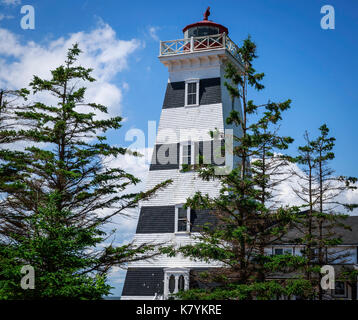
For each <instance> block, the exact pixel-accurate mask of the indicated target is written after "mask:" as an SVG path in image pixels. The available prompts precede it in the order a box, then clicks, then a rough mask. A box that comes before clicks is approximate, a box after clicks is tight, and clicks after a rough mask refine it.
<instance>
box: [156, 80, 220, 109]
mask: <svg viewBox="0 0 358 320" xmlns="http://www.w3.org/2000/svg"><path fill="white" fill-rule="evenodd" d="M214 103H221V86H220V78H207V79H201V80H200V82H199V104H200V105H204V104H214ZM184 105H185V82H184V81H180V82H170V83H168V85H167V90H166V92H165V98H164V103H163V109H168V108H181V107H184Z"/></svg>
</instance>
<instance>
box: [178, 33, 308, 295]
mask: <svg viewBox="0 0 358 320" xmlns="http://www.w3.org/2000/svg"><path fill="white" fill-rule="evenodd" d="M239 50H240V54H241V57H242V62H243V69H242V70H238V69H236V68H235V67H234V66H233V65H232V64H228V65H227V68H226V75H225V77H226V78H227V79H228V81H227V82H225V85H226V88H227V90H228V92H229V94H230V96H231V98H232V102H233V103H232V105H233V106H234V102H235V100H236V99H238V100H240V103H241V105H242V116H241V115H240V112H239V110H235V109H234V108H233V109H232V111H231V113H230V116H229V117H228V119H227V123H228V124H233V125H236V126H238V127H239V128H240V132H242V135H241V136H235V137H234V140H235V145H234V150H233V154H234V156H236V157H237V158H238V159H239V161H238V164H237V166H236V167H235V168H234V169H233V170H232V171H231V172H230V173H229V174H228V175H223V176H215V174H214V171H213V170H212V168H210V166H205V167H203V168H202V169H200V170H199V172H200V175H201V177H202V178H203V179H220V182H221V185H222V188H221V190H220V194H219V196H217V197H215V198H210V197H209V196H208V195H206V194H202V193H200V192H199V193H197V194H195V196H194V197H192V198H190V199H188V200H187V203H186V206H189V207H191V208H194V209H197V208H200V209H210V210H211V212H212V214H213V215H214V216H215V218H216V220H217V223H216V224H215V225H210V226H209V225H207V226H204V228H203V230H202V232H201V234H200V236H198V240H199V242H197V243H195V244H191V245H187V246H183V247H181V248H179V249H178V251H179V252H181V253H182V254H184V255H185V256H188V257H191V258H192V259H199V260H203V261H206V262H212V261H216V262H220V263H221V264H222V267H220V268H215V269H210V270H209V271H207V272H203V273H201V274H200V275H199V279H200V281H203V282H207V283H213V282H214V283H216V284H217V285H218V286H216V287H215V288H213V287H212V286H211V287H208V288H207V289H203V290H196V289H194V290H189V291H186V292H181V293H180V296H181V297H183V298H191V299H194V298H196V299H205V298H207V299H254V298H256V299H272V298H274V297H276V296H281V295H282V294H286V295H292V294H303V293H304V294H307V295H309V294H310V292H311V291H310V287H309V283H308V282H305V281H302V280H301V279H298V280H294V279H292V280H288V281H285V280H282V281H266V280H267V277H268V276H269V275H270V274H272V272H275V271H280V272H288V271H292V270H293V269H294V268H297V266H302V265H303V258H302V257H296V256H289V255H282V256H270V255H267V254H265V252H264V248H265V247H266V246H268V245H269V244H271V243H274V242H276V241H278V240H279V239H280V238H281V237H282V236H283V235H284V234H285V233H286V231H287V228H288V227H289V226H290V223H291V220H292V216H294V214H295V212H296V211H297V208H295V207H292V208H290V207H282V206H277V205H276V206H273V205H272V203H273V201H274V199H273V196H274V194H273V191H274V190H273V189H274V188H275V187H277V185H278V183H279V182H280V178H279V176H280V174H282V173H283V167H285V166H286V163H285V161H286V159H285V157H284V156H277V155H275V152H278V151H282V150H284V149H286V148H287V146H288V144H289V143H291V142H292V139H291V138H290V137H281V136H279V135H278V134H277V130H276V129H277V128H276V129H275V127H276V125H277V123H278V121H280V120H281V115H282V113H283V112H284V111H285V110H287V109H288V108H289V107H290V102H291V101H290V100H287V101H284V102H282V103H274V102H268V103H267V104H264V105H255V104H254V102H253V101H252V100H249V99H248V90H251V89H256V90H257V91H261V90H262V89H264V86H263V84H262V83H261V80H262V79H263V77H264V74H263V73H257V72H256V70H255V69H254V67H253V61H254V59H255V58H257V56H256V45H255V44H254V43H253V42H252V41H251V39H250V38H248V39H246V40H245V41H244V43H243V46H242V47H241V48H240V49H239ZM251 160H253V161H252V162H251Z"/></svg>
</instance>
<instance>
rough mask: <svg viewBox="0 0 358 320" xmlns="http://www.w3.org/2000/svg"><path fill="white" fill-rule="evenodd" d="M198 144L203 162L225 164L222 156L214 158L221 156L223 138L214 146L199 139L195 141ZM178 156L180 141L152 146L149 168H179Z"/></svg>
mask: <svg viewBox="0 0 358 320" xmlns="http://www.w3.org/2000/svg"><path fill="white" fill-rule="evenodd" d="M195 143H196V144H199V152H200V154H201V155H202V156H203V159H204V163H205V164H208V163H210V164H212V165H219V166H222V165H225V159H224V158H222V159H221V158H215V156H216V157H220V156H221V157H223V156H224V153H223V149H222V148H223V146H224V144H225V142H224V140H221V142H218V143H217V144H215V146H214V142H213V141H200V142H195ZM195 152H196V154H195V159H196V157H197V148H195ZM179 157H180V143H171V144H157V145H156V146H155V147H154V151H153V157H152V162H151V165H150V168H149V170H150V171H155V170H171V169H181V167H180V166H179V161H180V160H179Z"/></svg>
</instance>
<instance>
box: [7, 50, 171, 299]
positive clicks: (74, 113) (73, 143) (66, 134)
mask: <svg viewBox="0 0 358 320" xmlns="http://www.w3.org/2000/svg"><path fill="white" fill-rule="evenodd" d="M79 54H80V49H79V48H78V45H77V44H76V45H74V46H73V47H72V48H71V49H69V50H68V54H67V59H66V61H65V64H64V65H61V66H59V67H58V68H56V69H55V70H52V71H51V74H52V76H51V79H49V80H45V79H41V78H39V77H37V76H34V78H33V80H32V82H31V83H30V86H31V90H32V93H33V94H36V93H49V94H51V95H52V96H54V97H55V98H56V100H57V104H56V105H47V104H45V103H42V102H35V103H31V104H29V105H28V106H26V107H25V108H24V109H22V110H19V111H16V113H15V114H16V116H17V119H18V121H19V122H20V123H24V124H26V126H25V127H22V128H21V129H20V130H17V131H16V139H18V140H20V141H22V142H25V143H26V145H27V147H26V149H25V151H24V153H23V157H21V159H16V157H15V156H11V155H10V156H9V158H8V159H7V162H8V163H10V164H13V163H18V162H19V161H21V162H22V165H23V167H22V169H21V170H19V172H18V174H17V175H16V181H14V182H12V183H4V184H2V185H1V191H2V192H3V193H5V194H6V198H5V199H4V200H3V201H2V210H1V212H0V225H1V226H2V228H1V234H0V241H1V244H2V246H0V248H1V251H0V257H1V259H0V298H3V299H4V298H5V299H6V298H7V299H11V298H25V299H38V298H47V299H52V298H56V299H62V298H66V299H69V298H71V299H98V298H100V297H102V296H103V295H107V294H108V293H109V290H110V287H109V286H108V285H107V284H106V275H107V273H108V271H109V269H110V268H111V267H112V266H120V267H124V266H125V264H126V263H127V262H129V261H133V260H137V259H144V258H146V257H148V256H153V255H155V254H156V251H154V250H153V249H154V247H153V246H151V245H141V246H136V245H134V244H128V245H122V246H115V245H114V244H112V243H111V244H106V242H108V241H109V238H110V237H111V235H112V232H111V231H108V223H109V222H111V219H112V218H113V217H115V216H118V215H121V214H126V213H127V210H128V209H130V208H134V207H136V206H137V205H138V203H139V201H141V200H146V199H148V198H149V197H151V196H152V195H153V194H154V193H155V192H156V191H157V190H159V189H161V188H164V187H165V186H166V185H167V184H168V183H170V181H169V180H168V181H164V182H163V183H161V184H159V185H157V186H155V187H154V188H153V189H151V190H149V191H147V192H140V193H126V189H127V188H128V187H130V186H133V185H136V184H137V183H138V182H139V179H138V178H136V177H134V176H133V175H131V174H129V173H128V172H125V171H124V170H122V169H121V168H112V167H111V166H109V162H110V161H111V160H113V159H114V158H116V157H119V156H121V155H124V154H125V153H126V152H129V150H127V149H126V148H122V147H117V146H113V145H110V144H109V143H107V142H106V136H105V133H106V132H107V131H108V130H117V129H119V128H120V127H121V124H120V122H121V120H122V119H121V117H113V118H110V117H108V116H106V114H107V108H106V107H105V106H103V105H100V104H96V103H87V102H86V101H85V93H86V87H85V83H86V82H90V83H91V82H93V81H95V79H94V78H93V77H92V76H91V71H92V70H91V69H87V68H84V67H82V66H79V65H77V64H76V61H77V58H78V55H79ZM79 84H83V86H78V85H79ZM81 110H84V111H83V112H81ZM96 114H100V116H97V115H96ZM133 155H134V156H138V154H136V153H133ZM119 231H120V230H119ZM27 264H29V265H31V266H33V267H34V269H35V275H36V281H35V289H34V290H22V289H21V288H20V279H21V276H22V275H21V273H20V269H21V267H22V266H23V265H27Z"/></svg>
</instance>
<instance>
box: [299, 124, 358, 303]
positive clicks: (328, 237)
mask: <svg viewBox="0 0 358 320" xmlns="http://www.w3.org/2000/svg"><path fill="white" fill-rule="evenodd" d="M319 131H320V134H319V136H318V137H317V138H316V139H314V140H312V139H311V138H310V136H309V134H308V133H307V132H305V134H304V138H305V142H306V144H305V145H304V146H300V147H299V148H298V151H299V155H298V156H297V157H296V159H295V161H296V163H297V164H298V166H299V168H300V169H301V170H294V171H293V174H294V175H295V177H296V178H298V187H293V188H292V189H293V191H294V193H295V194H296V195H297V196H298V198H299V199H300V200H301V201H302V202H303V206H302V210H303V211H302V212H301V214H300V215H299V219H298V220H297V221H296V230H297V238H296V239H294V241H295V242H296V243H299V244H301V245H302V246H303V250H302V254H303V256H304V257H305V258H306V266H305V277H306V279H307V280H309V281H310V282H311V283H312V285H313V286H314V287H315V288H316V291H317V293H318V298H319V299H320V300H321V299H322V298H323V294H324V292H323V290H322V288H321V286H320V282H321V277H322V275H321V273H320V269H321V267H322V266H323V265H327V264H335V263H337V262H339V261H340V262H344V261H345V258H347V256H348V255H349V252H347V251H346V250H345V249H343V250H342V249H339V245H340V244H342V237H341V232H343V231H344V230H349V229H350V227H349V226H348V225H346V224H345V219H346V218H347V213H348V212H349V211H352V210H353V209H354V208H356V207H357V205H356V204H349V203H344V202H342V201H340V200H339V196H340V195H342V193H343V192H349V191H351V190H355V189H356V188H357V187H356V186H355V183H356V182H357V179H356V178H354V177H345V176H336V175H335V171H334V170H333V169H332V167H331V166H330V161H332V160H333V159H334V157H335V154H334V152H333V149H334V146H335V140H336V139H335V138H334V137H329V129H328V127H327V125H326V124H323V125H322V126H321V127H320V128H319ZM337 276H338V274H337Z"/></svg>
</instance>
